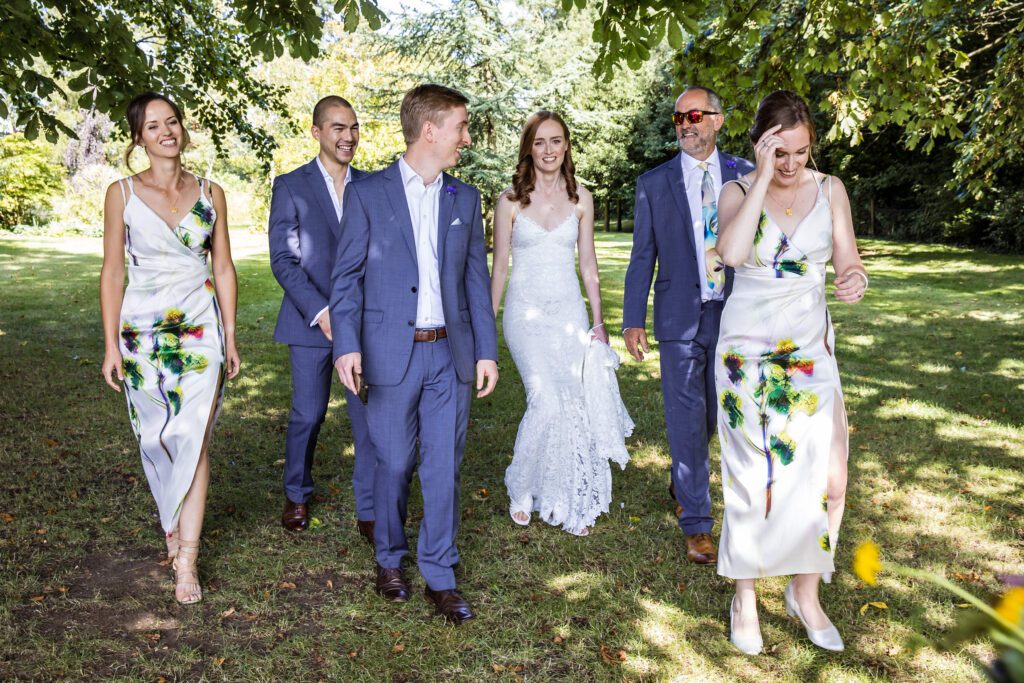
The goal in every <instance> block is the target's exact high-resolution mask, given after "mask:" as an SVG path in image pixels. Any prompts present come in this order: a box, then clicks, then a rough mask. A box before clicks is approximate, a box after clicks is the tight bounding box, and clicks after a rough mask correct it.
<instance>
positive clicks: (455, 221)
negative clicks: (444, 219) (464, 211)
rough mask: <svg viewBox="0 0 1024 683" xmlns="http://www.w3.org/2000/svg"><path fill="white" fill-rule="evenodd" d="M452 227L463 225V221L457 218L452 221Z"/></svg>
mask: <svg viewBox="0 0 1024 683" xmlns="http://www.w3.org/2000/svg"><path fill="white" fill-rule="evenodd" d="M452 225H462V219H461V218H459V217H458V216H456V218H455V220H453V221H452Z"/></svg>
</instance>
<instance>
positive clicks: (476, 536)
mask: <svg viewBox="0 0 1024 683" xmlns="http://www.w3.org/2000/svg"><path fill="white" fill-rule="evenodd" d="M234 239H235V241H236V258H237V264H238V270H239V276H240V300H241V305H240V310H239V324H238V337H239V349H240V352H241V354H242V361H243V369H242V375H241V376H240V377H239V378H238V379H237V380H236V381H234V382H233V383H231V384H230V385H229V387H228V391H227V397H226V401H225V405H224V411H223V414H222V417H221V420H220V422H219V424H218V425H217V431H216V434H215V438H214V442H213V447H212V451H211V456H212V464H213V483H212V486H211V493H210V499H209V505H208V513H207V524H206V534H205V537H204V544H203V550H202V555H201V558H200V569H201V575H202V579H203V583H204V587H205V591H206V599H205V601H204V602H203V603H202V604H200V605H198V606H195V607H180V606H178V605H177V604H175V603H174V601H173V598H172V585H171V573H170V569H169V568H168V567H165V566H161V565H160V564H159V563H158V561H159V560H160V559H161V552H162V550H163V540H162V538H161V534H160V530H159V525H158V523H157V517H156V509H155V505H154V503H153V500H152V498H151V496H150V493H149V489H148V487H147V485H146V482H145V478H144V476H143V473H142V467H141V462H140V459H139V453H138V449H137V446H136V443H135V440H134V438H133V436H132V434H131V431H130V428H129V424H128V418H127V414H126V413H127V411H126V407H125V403H124V398H123V396H121V395H118V394H115V393H114V392H112V391H110V390H109V389H108V388H107V387H106V386H105V385H104V384H103V382H102V381H101V379H100V376H99V367H100V366H99V364H100V362H101V360H102V350H103V341H102V334H101V329H100V321H99V312H98V302H97V290H98V285H97V277H98V272H99V266H100V258H99V249H100V243H99V241H98V240H94V239H73V240H64V241H58V240H53V241H47V240H35V241H25V239H24V238H14V237H4V238H2V239H0V283H2V285H0V286H2V290H0V291H2V303H0V418H2V419H0V467H2V468H3V476H2V479H0V679H2V680H11V679H23V680H30V679H31V680H46V681H51V680H68V681H81V680H90V679H116V680H133V681H134V680H139V681H157V680H161V679H165V680H168V681H171V680H196V679H200V678H206V679H209V680H229V681H285V680H287V681H316V680H320V679H322V680H340V681H364V680H365V681H385V680H389V681H476V680H526V681H567V680H571V681H605V680H608V681H612V680H615V681H617V680H633V681H660V680H681V681H689V680H739V681H764V680H790V681H867V680H890V679H891V680H903V681H961V680H971V679H978V678H979V677H978V674H977V673H976V671H975V670H974V669H973V667H972V664H971V661H970V656H978V657H981V658H982V659H986V658H988V657H990V656H991V653H990V652H989V651H988V650H987V649H986V648H985V647H983V646H981V645H974V646H971V648H970V649H969V650H967V651H962V652H956V653H949V654H937V653H935V652H933V651H930V650H923V651H917V652H915V651H912V650H911V649H910V648H908V646H907V644H906V641H907V637H908V636H910V635H911V634H912V633H914V632H915V631H917V632H923V633H924V634H926V635H927V636H929V637H937V636H938V635H940V634H941V633H942V632H943V631H944V630H946V629H948V628H949V627H950V626H952V624H953V623H954V620H955V619H956V618H957V616H958V613H960V612H961V611H962V609H961V608H959V607H957V603H958V602H959V600H958V599H956V598H954V597H953V596H951V595H948V594H946V593H944V592H942V591H940V590H938V589H936V588H933V587H932V586H931V585H928V584H923V583H916V582H913V581H909V580H904V579H898V578H894V577H892V576H887V575H883V577H882V579H881V581H880V584H879V585H878V586H874V587H869V586H865V585H863V584H861V583H860V582H859V581H858V580H857V579H856V578H855V577H854V576H853V575H852V573H851V572H850V571H849V566H850V561H851V558H852V550H853V547H854V546H855V545H856V543H857V542H859V541H862V540H866V539H874V540H875V541H877V542H878V543H879V544H880V545H881V546H882V550H883V555H887V556H889V557H892V558H895V559H898V560H899V561H901V562H904V563H906V564H910V565H912V566H915V567H920V568H923V569H928V570H931V571H935V572H939V573H943V574H945V575H946V576H948V577H950V578H952V579H953V580H955V581H957V582H958V583H960V584H961V585H963V586H964V587H965V588H968V589H970V590H972V591H975V592H977V593H980V594H986V595H988V594H991V593H993V592H995V591H996V590H997V589H998V582H997V581H996V579H995V575H998V574H1002V573H1021V572H1022V564H1024V562H1022V549H1024V505H1022V497H1021V491H1022V484H1024V456H1022V453H1024V400H1022V399H1021V395H1022V394H1021V391H1022V389H1024V317H1022V316H1024V259H1022V258H1020V257H1008V256H998V255H991V254H985V253H979V252H972V251H967V250H961V249H953V248H947V247H939V246H930V245H913V244H898V243H891V242H881V241H865V242H864V243H863V245H862V246H863V250H864V255H865V261H866V263H867V265H868V268H869V270H870V271H871V275H872V279H871V285H872V287H871V290H870V291H869V293H868V296H867V297H866V299H865V301H864V303H863V304H862V305H860V306H856V307H850V306H843V305H839V304H834V305H833V306H832V310H833V315H834V318H835V321H836V328H837V338H838V349H837V351H838V355H839V361H840V368H841V371H842V376H843V384H844V388H845V392H846V400H847V405H848V410H849V417H850V424H851V428H850V432H851V433H850V443H851V453H852V457H851V461H850V488H849V496H848V505H847V516H846V520H845V525H844V527H843V533H842V536H841V539H840V544H839V549H838V555H837V566H838V569H839V571H838V572H837V574H836V579H835V582H834V583H833V584H832V585H830V586H826V587H823V596H824V601H825V606H826V610H827V611H828V612H829V614H830V615H831V617H832V619H833V621H835V623H836V625H837V626H838V628H839V630H840V632H841V633H842V634H843V636H844V638H845V640H846V644H847V650H846V652H844V653H842V654H839V655H833V654H827V653H825V652H824V651H822V650H819V649H816V648H815V647H814V646H813V645H811V644H810V642H809V641H808V640H807V638H806V637H805V635H804V633H803V629H802V628H801V627H800V625H799V624H798V623H797V622H796V621H795V620H793V619H791V618H789V617H787V616H786V614H785V609H784V607H783V604H782V588H783V586H784V585H785V579H783V578H778V579H769V580H765V581H763V582H761V584H760V587H761V589H762V594H761V595H762V597H761V623H762V628H763V632H764V637H765V644H766V649H767V651H768V652H767V654H765V655H763V656H760V657H756V658H748V657H745V656H743V655H741V654H739V653H738V652H737V651H736V650H735V649H733V647H732V646H731V645H730V644H729V642H728V624H727V619H728V604H729V596H730V594H731V585H730V583H729V582H728V581H726V580H723V579H721V578H720V577H718V576H717V575H716V573H715V571H714V569H713V568H706V567H705V568H700V567H695V566H692V565H689V564H686V563H685V562H684V561H683V559H682V557H683V539H682V535H681V533H680V532H679V530H678V528H677V527H676V524H675V521H674V519H673V517H672V507H671V505H670V504H669V502H668V500H667V499H666V495H665V485H666V484H667V481H668V477H667V470H668V464H669V458H668V453H667V446H666V441H665V429H664V422H663V417H662V412H661V396H660V390H659V384H658V365H657V355H656V354H655V355H654V356H653V357H652V358H650V359H649V360H648V361H647V362H645V363H643V364H637V363H632V362H630V363H628V364H624V365H623V368H622V370H621V371H620V383H621V387H622V394H623V397H624V400H625V402H626V404H627V406H628V407H629V409H630V411H631V413H632V415H633V417H634V419H635V420H636V423H637V429H636V433H635V435H634V436H633V438H632V439H631V441H630V444H629V446H630V452H631V454H632V456H633V461H632V463H631V464H630V466H629V467H628V468H627V469H626V471H625V472H616V473H615V479H614V498H615V502H614V504H613V506H614V509H613V510H612V512H611V514H609V515H607V516H605V517H602V518H601V519H600V520H599V521H598V524H597V526H596V528H595V529H594V531H593V533H592V534H591V536H590V537H588V538H576V537H572V536H569V535H568V534H566V533H564V532H561V531H559V530H557V529H554V528H550V527H547V526H545V525H543V524H540V523H534V524H532V525H531V526H530V527H528V528H526V529H523V528H521V527H518V526H515V525H514V524H513V523H512V522H511V520H510V519H509V518H508V514H507V499H506V496H505V491H504V485H503V483H502V478H503V474H504V469H505V467H506V466H507V464H508V463H509V461H510V459H511V447H512V444H513V442H514V440H515V434H516V427H517V425H518V422H519V419H520V417H521V415H522V412H523V407H524V397H523V390H522V384H521V382H520V381H519V378H518V376H517V375H516V373H515V370H514V366H513V365H512V363H511V360H510V359H509V357H508V355H507V351H505V350H503V351H502V353H503V356H502V363H501V365H502V368H503V371H504V374H503V376H502V379H501V382H500V383H499V387H498V389H497V391H496V392H495V394H494V395H493V396H492V397H489V398H487V399H484V400H481V401H476V402H475V403H474V406H473V412H472V416H471V424H470V433H469V443H468V448H467V452H466V461H465V465H464V467H463V470H462V501H461V504H462V507H463V512H462V528H461V533H460V536H459V543H460V550H461V554H462V560H463V562H462V564H463V566H462V568H461V571H462V576H461V582H460V588H461V589H462V590H463V592H464V594H465V595H466V596H467V597H468V598H469V600H470V601H471V603H472V604H473V605H474V607H475V608H476V609H477V611H478V614H479V616H478V618H477V620H476V621H474V622H471V623H470V624H467V625H466V626H464V627H460V628H455V627H451V626H446V625H444V624H442V623H441V622H440V620H439V619H437V618H434V617H432V616H431V610H430V608H429V607H428V605H427V603H426V602H425V601H424V600H423V598H422V596H421V595H419V592H420V591H421V589H422V580H421V579H420V578H419V576H418V575H417V573H416V571H415V568H414V567H413V568H411V571H410V572H409V575H410V577H411V578H412V579H413V586H414V590H415V591H416V592H417V595H416V596H415V599H413V600H412V601H410V602H409V603H407V604H405V605H403V606H395V605H391V604H387V603H385V602H383V601H382V600H381V599H380V598H378V597H377V596H376V595H375V594H374V593H373V592H372V578H371V568H372V566H373V564H372V557H371V553H370V550H369V549H368V547H367V546H366V545H365V544H364V543H363V542H362V541H361V539H360V538H359V536H358V535H357V533H356V529H355V520H354V514H353V510H352V508H353V504H352V492H351V487H350V478H351V473H352V448H351V439H350V434H349V429H348V426H347V423H346V421H345V419H344V417H343V414H344V411H343V410H342V406H341V405H340V397H341V392H340V391H337V384H336V391H335V395H334V396H335V398H334V400H333V401H332V404H331V409H330V413H329V415H328V422H327V424H326V425H325V428H324V430H323V432H322V433H321V437H320V444H319V446H318V454H319V460H318V462H317V465H316V470H315V476H316V479H317V485H318V494H317V496H316V499H315V504H314V508H313V514H314V516H315V517H316V518H317V520H319V524H318V525H317V526H316V528H315V529H313V530H311V531H310V532H308V533H306V534H304V535H299V536H292V535H288V534H286V533H285V531H284V530H283V529H282V528H281V526H280V524H279V522H278V519H279V515H280V512H281V508H280V506H281V500H282V493H281V472H282V467H281V464H282V462H283V461H282V458H283V447H284V434H285V426H286V422H287V415H288V405H289V392H290V389H289V370H288V356H287V349H286V348H285V347H283V346H281V345H278V344H275V343H274V342H272V341H271V331H272V327H273V324H274V321H275V317H276V313H277V307H278V304H279V301H280V290H279V288H278V286H277V283H276V282H275V281H274V279H273V278H272V276H271V274H270V271H269V267H268V262H267V255H266V250H265V238H263V237H261V236H254V235H246V234H244V233H236V235H235V237H234ZM629 240H630V236H629V235H628V234H626V235H618V234H604V233H599V234H598V251H599V257H600V260H601V264H602V273H603V276H604V279H603V286H604V294H605V302H606V305H605V310H606V317H607V320H608V323H609V324H608V326H609V328H610V329H613V330H614V329H617V328H618V321H619V318H620V314H621V311H620V307H621V302H622V279H623V275H624V272H625V267H626V263H627V260H628V256H629ZM616 344H617V346H618V349H619V351H620V354H622V355H623V356H624V354H625V351H624V349H623V347H622V345H621V339H618V340H616ZM712 458H713V460H714V462H713V463H712V473H713V478H712V498H713V500H714V501H715V505H716V508H715V515H716V517H718V518H719V519H720V517H721V489H720V480H719V476H718V467H719V466H718V452H717V443H716V444H715V446H714V447H713V453H712ZM418 497H419V494H418V489H415V490H414V492H413V498H412V501H413V505H412V510H411V517H412V519H411V523H410V524H409V531H410V537H411V541H412V546H413V547H414V548H415V533H416V531H415V530H416V527H417V525H416V522H417V521H418V519H419V515H420V506H419V503H418ZM716 533H717V529H716ZM875 601H881V602H884V603H885V604H886V606H887V607H886V608H885V609H880V608H876V607H869V608H868V609H867V610H866V611H865V612H864V613H863V614H861V613H860V608H861V607H862V606H863V605H865V604H866V603H868V602H875Z"/></svg>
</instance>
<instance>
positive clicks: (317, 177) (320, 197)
mask: <svg viewBox="0 0 1024 683" xmlns="http://www.w3.org/2000/svg"><path fill="white" fill-rule="evenodd" d="M306 173H307V174H308V175H309V176H310V178H309V184H310V186H311V187H312V188H313V194H314V195H315V196H316V201H317V204H319V205H320V210H321V211H322V212H323V214H324V222H325V223H326V224H327V225H329V226H330V227H331V232H333V233H334V234H335V235H337V234H338V228H339V227H340V225H341V224H340V223H339V222H338V214H337V212H336V211H335V210H334V202H333V201H331V193H330V192H328V191H327V181H326V180H324V176H323V174H322V173H320V167H319V166H317V163H316V159H313V161H311V162H309V163H308V164H306Z"/></svg>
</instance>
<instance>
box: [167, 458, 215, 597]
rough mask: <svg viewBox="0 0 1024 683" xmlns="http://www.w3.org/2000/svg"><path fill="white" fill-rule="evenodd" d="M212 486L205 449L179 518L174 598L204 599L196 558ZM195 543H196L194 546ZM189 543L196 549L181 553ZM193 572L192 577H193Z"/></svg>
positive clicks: (189, 545)
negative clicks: (177, 577)
mask: <svg viewBox="0 0 1024 683" xmlns="http://www.w3.org/2000/svg"><path fill="white" fill-rule="evenodd" d="M209 487H210V460H209V458H208V457H207V454H206V448H205V447H204V448H203V451H202V453H200V454H199V462H198V463H197V464H196V473H195V476H194V477H193V478H192V486H191V487H189V490H188V493H187V494H186V495H185V500H184V502H182V504H181V515H180V517H179V520H178V538H179V543H180V545H181V549H180V550H179V552H178V557H177V558H176V559H175V564H174V568H175V570H176V571H177V573H178V576H179V579H187V580H182V581H181V582H179V583H177V585H176V586H175V589H174V597H175V598H176V599H177V600H178V602H185V603H190V602H198V601H199V600H200V599H201V598H202V595H203V593H202V589H201V588H200V586H199V580H198V578H197V577H196V559H197V557H198V552H199V538H200V536H201V535H202V532H203V516H204V515H205V513H206V492H207V490H208V489H209ZM193 544H194V545H193ZM186 546H188V547H191V548H194V552H188V553H185V552H182V550H184V549H185V548H186ZM190 575H191V578H190Z"/></svg>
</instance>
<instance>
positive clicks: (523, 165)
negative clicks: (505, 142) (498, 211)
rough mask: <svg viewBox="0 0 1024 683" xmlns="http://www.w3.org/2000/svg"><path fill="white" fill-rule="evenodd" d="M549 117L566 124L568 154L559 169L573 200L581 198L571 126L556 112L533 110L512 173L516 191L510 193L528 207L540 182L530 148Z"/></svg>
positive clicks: (567, 192) (566, 150)
mask: <svg viewBox="0 0 1024 683" xmlns="http://www.w3.org/2000/svg"><path fill="white" fill-rule="evenodd" d="M545 121H555V122H556V123H558V125H560V126H561V127H562V133H563V134H564V135H565V158H564V159H562V167H561V169H559V170H560V171H561V173H562V178H564V179H565V193H566V194H567V195H569V199H571V200H572V202H573V204H575V203H576V202H578V201H579V200H580V195H579V193H578V192H577V191H576V165H575V164H574V163H573V162H572V145H571V144H570V140H569V126H567V125H565V121H564V120H563V119H562V117H561V116H559V115H558V114H556V113H555V112H553V111H539V112H537V113H535V114H531V115H530V118H528V119H526V125H525V126H523V136H522V137H521V138H520V139H519V161H518V162H516V172H515V173H514V174H512V192H511V194H509V195H508V198H509V199H511V200H512V201H514V202H519V204H520V205H521V206H524V207H526V206H529V205H530V193H531V192H533V188H534V186H535V185H536V183H537V171H536V169H534V167H533V155H532V154H530V152H531V150H532V149H533V141H534V139H535V138H536V137H537V129H538V128H540V124H542V123H544V122H545Z"/></svg>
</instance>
